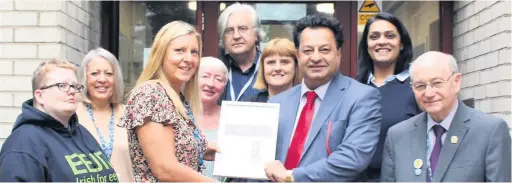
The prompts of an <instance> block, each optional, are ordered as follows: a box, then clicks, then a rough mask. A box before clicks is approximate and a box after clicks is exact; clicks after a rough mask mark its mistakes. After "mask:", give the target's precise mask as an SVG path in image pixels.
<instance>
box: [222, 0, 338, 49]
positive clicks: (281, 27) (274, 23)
mask: <svg viewBox="0 0 512 183" xmlns="http://www.w3.org/2000/svg"><path fill="white" fill-rule="evenodd" d="M233 3H234V2H224V3H220V9H221V12H222V11H223V10H224V8H226V7H228V6H229V5H231V4H233ZM248 4H250V5H252V6H253V7H254V8H255V9H256V12H257V13H258V17H259V18H260V20H261V25H262V29H263V31H265V33H267V36H266V37H265V39H263V40H262V41H261V43H260V46H261V48H264V47H265V44H266V43H268V42H269V41H270V40H271V39H273V38H288V39H290V40H293V28H294V27H295V23H296V22H297V20H299V19H301V18H303V17H305V16H306V15H311V14H322V15H326V16H333V14H334V3H248Z"/></svg>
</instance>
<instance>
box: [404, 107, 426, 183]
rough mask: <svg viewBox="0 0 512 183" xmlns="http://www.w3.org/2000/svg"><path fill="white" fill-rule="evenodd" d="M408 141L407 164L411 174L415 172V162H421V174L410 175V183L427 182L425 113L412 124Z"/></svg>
mask: <svg viewBox="0 0 512 183" xmlns="http://www.w3.org/2000/svg"><path fill="white" fill-rule="evenodd" d="M409 141H410V147H411V150H410V151H411V156H410V159H409V160H408V161H407V163H409V162H410V166H411V170H413V171H412V172H414V170H415V167H414V161H415V160H417V159H420V160H422V162H423V166H422V167H421V174H420V175H414V173H412V174H411V176H412V177H413V178H412V179H411V180H412V181H411V182H425V181H427V161H426V159H427V116H426V114H425V113H421V114H420V115H419V116H418V120H417V121H416V122H415V123H414V128H413V129H412V130H411V131H410V134H409ZM397 158H399V157H397Z"/></svg>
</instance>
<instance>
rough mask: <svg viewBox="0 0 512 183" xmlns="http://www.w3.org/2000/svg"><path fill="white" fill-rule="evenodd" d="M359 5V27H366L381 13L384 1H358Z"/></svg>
mask: <svg viewBox="0 0 512 183" xmlns="http://www.w3.org/2000/svg"><path fill="white" fill-rule="evenodd" d="M357 4H358V6H357V7H358V10H359V11H358V14H357V20H358V21H357V22H358V23H357V24H358V25H359V26H364V25H366V22H368V20H370V19H371V18H373V17H375V15H377V14H378V13H380V12H381V8H382V1H377V0H365V1H358V3H357Z"/></svg>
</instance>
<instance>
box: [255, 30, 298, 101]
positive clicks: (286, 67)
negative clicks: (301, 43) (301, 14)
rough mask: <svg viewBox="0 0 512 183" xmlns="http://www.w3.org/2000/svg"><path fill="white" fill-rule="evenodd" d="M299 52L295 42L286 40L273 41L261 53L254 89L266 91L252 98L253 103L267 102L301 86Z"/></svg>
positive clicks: (276, 39) (277, 39)
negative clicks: (297, 54) (275, 96)
mask: <svg viewBox="0 0 512 183" xmlns="http://www.w3.org/2000/svg"><path fill="white" fill-rule="evenodd" d="M296 52H297V50H296V49H295V46H294V45H293V42H292V41H290V40H288V39H284V38H275V39H272V40H271V41H270V42H269V43H268V44H267V45H266V46H265V49H263V52H261V56H260V59H261V62H260V65H258V67H259V72H258V77H257V78H256V82H255V83H254V88H255V89H258V90H264V91H262V92H260V93H258V94H257V95H256V96H253V97H252V98H251V100H250V101H251V102H267V100H268V99H269V98H270V97H272V96H274V95H277V94H279V93H281V92H284V91H286V90H287V89H290V88H291V87H293V86H295V85H297V84H299V83H300V82H301V80H302V77H301V76H300V72H299V67H298V63H297V58H296V57H295V54H296Z"/></svg>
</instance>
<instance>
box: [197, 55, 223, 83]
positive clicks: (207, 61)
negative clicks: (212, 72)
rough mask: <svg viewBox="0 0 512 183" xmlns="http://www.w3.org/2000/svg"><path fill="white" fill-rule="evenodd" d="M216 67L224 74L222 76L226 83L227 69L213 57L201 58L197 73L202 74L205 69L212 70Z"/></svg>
mask: <svg viewBox="0 0 512 183" xmlns="http://www.w3.org/2000/svg"><path fill="white" fill-rule="evenodd" d="M213 67H218V68H220V69H221V70H222V73H224V76H226V78H225V79H226V82H227V81H228V68H227V67H226V64H224V62H222V61H221V60H220V59H218V58H215V57H203V58H201V62H200V64H199V72H202V70H203V69H205V68H213Z"/></svg>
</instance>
